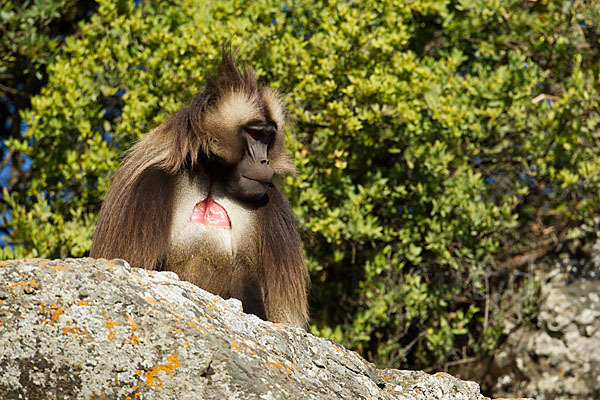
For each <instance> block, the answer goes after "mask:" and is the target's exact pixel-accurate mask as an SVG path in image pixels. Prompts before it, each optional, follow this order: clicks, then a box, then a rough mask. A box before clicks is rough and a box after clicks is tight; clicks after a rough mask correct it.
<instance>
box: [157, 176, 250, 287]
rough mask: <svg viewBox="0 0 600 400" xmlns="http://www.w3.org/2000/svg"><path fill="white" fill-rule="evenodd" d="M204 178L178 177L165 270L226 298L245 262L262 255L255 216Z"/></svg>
mask: <svg viewBox="0 0 600 400" xmlns="http://www.w3.org/2000/svg"><path fill="white" fill-rule="evenodd" d="M203 178H204V177H199V176H196V177H190V176H189V175H181V176H180V177H179V178H177V183H176V189H175V198H174V202H173V203H174V207H173V216H172V223H171V236H170V243H169V251H168V253H167V258H166V260H165V261H166V268H167V269H168V270H171V271H174V272H176V273H177V274H178V275H179V278H180V279H184V280H187V281H190V282H192V283H194V284H196V285H198V286H200V287H202V288H203V289H206V290H209V291H211V292H213V293H215V294H220V295H222V296H226V295H227V293H225V291H226V290H227V288H228V287H229V282H230V280H231V275H232V273H233V271H234V270H235V268H237V267H238V266H239V264H240V261H241V260H245V261H250V262H251V261H252V260H253V259H254V258H255V255H256V254H257V252H258V242H257V241H256V240H255V239H254V240H252V238H256V229H255V224H254V220H255V217H254V212H253V211H252V210H250V209H248V208H247V207H245V206H244V205H243V204H241V203H239V202H237V201H235V200H232V199H229V198H228V197H226V196H225V195H224V193H223V191H222V190H221V189H220V188H219V186H218V185H216V186H214V187H213V189H212V193H211V199H209V200H210V201H207V197H208V194H209V184H208V181H207V180H206V179H203Z"/></svg>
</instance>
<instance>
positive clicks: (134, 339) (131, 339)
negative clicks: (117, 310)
mask: <svg viewBox="0 0 600 400" xmlns="http://www.w3.org/2000/svg"><path fill="white" fill-rule="evenodd" d="M125 319H126V320H127V322H129V323H130V324H131V328H129V333H131V335H130V336H129V344H131V345H136V344H140V338H139V337H137V336H136V335H134V333H135V331H137V329H138V327H137V324H136V323H135V321H134V320H132V319H131V318H129V317H125Z"/></svg>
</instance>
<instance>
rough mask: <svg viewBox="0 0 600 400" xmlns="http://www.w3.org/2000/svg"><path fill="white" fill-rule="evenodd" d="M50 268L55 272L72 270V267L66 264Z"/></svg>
mask: <svg viewBox="0 0 600 400" xmlns="http://www.w3.org/2000/svg"><path fill="white" fill-rule="evenodd" d="M50 268H52V269H53V270H55V271H65V270H69V269H71V267H70V266H69V265H65V264H55V265H51V266H50Z"/></svg>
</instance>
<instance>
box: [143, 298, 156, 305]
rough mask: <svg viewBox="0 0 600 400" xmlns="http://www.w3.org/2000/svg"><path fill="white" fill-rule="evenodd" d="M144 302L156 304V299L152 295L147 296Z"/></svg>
mask: <svg viewBox="0 0 600 400" xmlns="http://www.w3.org/2000/svg"><path fill="white" fill-rule="evenodd" d="M145 300H146V302H148V303H150V304H158V301H156V300H155V299H153V298H152V297H150V296H148V297H146V299H145Z"/></svg>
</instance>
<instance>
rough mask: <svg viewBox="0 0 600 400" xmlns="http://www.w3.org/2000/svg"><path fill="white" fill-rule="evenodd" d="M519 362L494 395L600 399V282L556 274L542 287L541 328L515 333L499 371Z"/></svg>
mask: <svg viewBox="0 0 600 400" xmlns="http://www.w3.org/2000/svg"><path fill="white" fill-rule="evenodd" d="M502 360H505V363H506V364H507V365H509V364H514V365H513V366H512V367H510V368H505V370H506V371H507V372H506V373H505V374H504V376H502V377H500V379H498V381H497V384H496V387H495V388H494V393H497V394H498V395H502V394H507V395H508V394H511V393H515V392H517V393H522V394H524V395H528V396H532V397H535V398H537V399H540V400H543V399H548V400H566V399H579V400H587V399H589V400H593V399H599V398H600V281H597V280H585V279H578V280H575V281H573V282H569V279H568V274H565V273H560V272H558V271H555V272H554V273H552V274H550V276H548V279H547V280H546V282H544V284H543V285H542V288H541V296H540V302H539V314H538V322H537V326H522V327H520V328H518V329H517V330H515V331H514V332H513V333H511V334H510V335H509V337H508V340H507V342H506V343H505V344H504V345H503V346H502V347H501V349H500V350H499V351H498V353H497V355H496V357H495V360H494V362H495V363H496V366H497V367H505V365H500V364H503V361H502Z"/></svg>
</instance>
